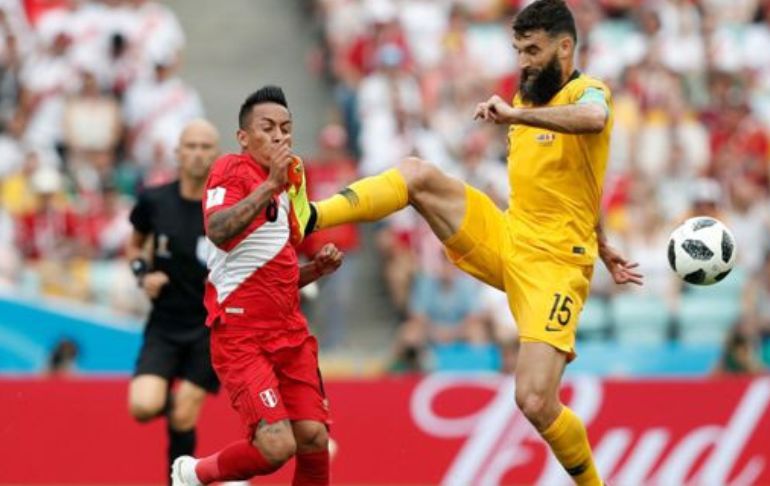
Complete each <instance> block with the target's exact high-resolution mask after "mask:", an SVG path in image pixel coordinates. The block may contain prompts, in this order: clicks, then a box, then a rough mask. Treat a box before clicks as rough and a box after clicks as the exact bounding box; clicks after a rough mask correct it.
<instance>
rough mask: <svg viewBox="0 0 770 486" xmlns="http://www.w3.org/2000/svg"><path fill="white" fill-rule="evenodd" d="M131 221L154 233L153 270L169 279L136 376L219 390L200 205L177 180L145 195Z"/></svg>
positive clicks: (151, 322)
mask: <svg viewBox="0 0 770 486" xmlns="http://www.w3.org/2000/svg"><path fill="white" fill-rule="evenodd" d="M130 220H131V224H132V225H133V226H134V228H135V229H136V231H138V232H140V233H143V234H146V235H152V239H153V261H152V263H151V266H150V269H149V271H161V272H163V273H165V274H166V275H168V278H169V282H168V283H167V284H166V285H164V286H163V287H162V289H161V291H160V294H159V295H158V297H157V298H155V299H153V301H152V311H151V312H150V316H149V319H148V321H147V326H146V327H145V330H144V342H143V344H142V350H141V352H140V353H139V358H138V360H137V363H136V371H135V373H134V376H136V375H143V374H150V375H156V376H161V377H163V378H165V379H167V380H168V381H169V383H171V381H172V380H173V379H175V378H182V379H184V380H187V381H190V382H192V383H194V384H195V385H198V386H200V387H201V388H203V389H205V390H207V391H209V392H212V393H213V392H216V391H217V390H218V389H219V382H218V380H217V377H216V374H215V373H214V370H213V368H212V367H211V354H210V351H209V329H208V328H207V327H206V325H205V321H206V309H205V307H204V306H203V291H204V286H205V280H206V276H207V270H206V254H205V251H206V244H205V236H204V230H203V211H202V209H201V202H200V201H193V200H188V199H184V198H182V196H181V194H180V190H179V181H175V182H172V183H170V184H165V185H162V186H158V187H153V188H150V189H148V190H147V191H145V192H144V193H142V194H140V195H139V198H138V200H137V203H136V206H135V207H134V209H133V210H132V211H131V216H130Z"/></svg>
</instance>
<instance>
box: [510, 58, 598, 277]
mask: <svg viewBox="0 0 770 486" xmlns="http://www.w3.org/2000/svg"><path fill="white" fill-rule="evenodd" d="M588 88H598V89H599V90H601V92H602V93H603V94H604V100H605V101H606V103H607V107H608V108H609V114H608V119H607V123H606V125H605V127H604V129H603V130H602V131H601V132H599V133H590V134H579V135H572V134H567V133H559V132H554V131H551V130H546V129H543V128H535V127H530V126H524V125H511V127H510V128H509V131H508V143H509V153H508V177H509V179H510V185H511V197H510V205H509V208H508V211H507V214H508V216H509V217H510V218H511V229H512V230H513V237H514V238H515V239H517V240H519V241H521V242H523V243H525V244H528V245H531V246H534V247H536V248H539V249H542V250H545V251H547V252H549V253H552V254H553V255H554V256H556V257H557V258H560V259H564V260H567V261H570V262H573V263H576V264H581V265H591V264H593V262H594V260H595V259H596V254H597V240H596V225H597V223H598V222H599V212H600V202H601V195H602V186H603V184H604V173H605V170H606V166H607V157H608V153H609V145H610V133H611V131H612V120H613V116H612V97H611V94H610V90H609V88H607V86H606V85H605V84H604V83H602V82H601V81H598V80H596V79H593V78H591V77H589V76H586V75H585V74H577V73H576V75H575V76H573V77H572V79H571V80H570V81H569V82H567V84H565V85H564V87H562V89H561V90H560V91H559V92H558V93H557V94H556V95H555V96H554V97H553V98H552V99H551V101H550V102H549V103H548V105H547V106H559V105H569V104H574V103H576V102H577V101H578V100H579V99H580V98H581V96H582V95H583V93H584V92H585V91H586V89H588ZM513 106H516V107H526V106H527V105H526V104H525V103H523V102H522V100H521V98H520V97H519V95H516V97H515V98H514V100H513Z"/></svg>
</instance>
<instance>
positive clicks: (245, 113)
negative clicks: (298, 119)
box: [238, 85, 289, 129]
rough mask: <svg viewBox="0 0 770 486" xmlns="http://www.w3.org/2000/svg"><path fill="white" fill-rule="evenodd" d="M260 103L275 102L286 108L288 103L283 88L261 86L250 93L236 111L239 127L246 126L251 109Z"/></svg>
mask: <svg viewBox="0 0 770 486" xmlns="http://www.w3.org/2000/svg"><path fill="white" fill-rule="evenodd" d="M262 103H276V104H279V105H281V106H283V107H284V108H286V109H287V110H288V109H289V104H288V103H287V102H286V95H285V94H283V89H281V88H280V87H279V86H273V85H267V86H263V87H261V88H259V89H258V90H256V91H255V92H253V93H251V94H250V95H249V97H248V98H246V100H245V101H244V102H243V104H242V105H241V109H240V111H239V112H238V126H239V127H240V128H242V129H243V128H246V127H247V126H248V124H249V117H250V116H251V109H252V108H254V106H256V105H259V104H262Z"/></svg>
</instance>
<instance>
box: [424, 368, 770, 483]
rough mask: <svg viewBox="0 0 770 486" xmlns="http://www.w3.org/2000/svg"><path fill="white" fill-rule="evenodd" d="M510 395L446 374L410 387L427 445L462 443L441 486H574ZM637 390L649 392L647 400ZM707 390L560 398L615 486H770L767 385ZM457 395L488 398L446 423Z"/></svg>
mask: <svg viewBox="0 0 770 486" xmlns="http://www.w3.org/2000/svg"><path fill="white" fill-rule="evenodd" d="M738 384H739V383H733V385H738ZM728 385H729V384H728ZM740 385H745V382H742V383H740ZM514 387H515V385H514V381H513V379H510V378H509V379H504V378H499V377H487V378H478V377H458V376H442V375H434V376H430V377H427V378H425V379H424V380H423V381H421V382H420V383H419V384H418V385H417V386H416V388H415V390H414V392H413V394H412V398H411V403H410V410H411V417H412V419H413V420H414V423H415V425H416V426H417V427H419V429H420V430H421V431H423V432H424V433H425V434H428V435H431V436H433V437H439V438H445V439H449V438H460V439H462V440H463V443H462V446H461V447H460V449H459V450H458V451H457V454H456V455H455V456H454V457H453V458H452V461H451V463H450V464H448V465H447V468H446V472H445V473H444V475H443V477H442V480H441V483H442V484H445V485H456V486H466V485H472V484H473V485H475V484H478V485H496V484H502V483H505V482H509V483H512V482H520V481H522V480H524V481H526V482H535V483H537V484H543V485H549V486H551V485H552V486H558V485H570V484H573V483H572V482H571V481H570V479H569V477H568V476H567V474H566V473H565V472H564V470H563V469H562V467H561V466H560V465H559V463H558V462H557V461H556V460H555V458H554V457H553V456H552V455H551V454H550V453H548V452H547V446H546V444H545V443H544V442H543V441H542V440H541V439H540V437H539V436H538V434H537V433H536V432H535V430H534V428H533V427H532V426H531V425H530V424H529V423H528V422H527V420H526V419H525V418H524V416H523V415H522V414H521V413H520V412H519V411H518V410H517V409H516V407H515V404H514V401H513V396H514ZM607 387H609V389H613V388H615V387H621V388H624V387H627V388H629V392H631V393H632V396H629V397H628V400H620V399H619V398H620V395H619V393H621V390H618V393H617V394H616V396H613V397H612V398H613V399H610V397H607V396H606V393H605V391H606V390H605V388H607ZM639 387H643V388H647V391H646V393H645V390H638V388H639ZM635 388H636V389H635ZM693 388H695V390H692V389H693ZM698 388H702V389H703V390H702V391H703V393H698V391H699V390H697V389H698ZM711 388H713V387H710V386H708V382H704V383H702V384H699V383H686V384H679V383H666V382H662V383H657V384H654V385H652V384H650V385H649V386H645V384H635V385H634V386H627V384H626V385H624V384H622V383H616V384H609V385H605V384H603V383H602V381H601V380H599V379H597V378H589V377H586V378H578V379H573V380H569V381H567V383H566V384H565V393H564V398H565V403H566V404H567V405H568V406H569V407H570V408H572V409H573V410H574V411H575V413H577V414H578V415H579V416H580V417H582V418H583V420H584V421H585V423H586V426H587V427H588V430H589V432H590V435H591V442H592V444H593V447H594V455H595V458H596V462H597V466H598V468H599V470H600V471H602V472H603V474H604V475H605V476H607V477H609V478H610V480H611V481H612V483H613V484H618V485H634V484H645V485H648V484H649V485H661V486H668V485H681V484H703V485H709V484H713V485H724V484H731V485H735V486H739V485H752V484H758V483H759V482H760V481H761V482H768V481H769V480H768V467H769V465H768V455H769V454H770V447H768V446H770V421H768V406H769V405H770V378H763V379H758V380H755V381H752V382H750V383H749V384H748V386H740V393H739V394H735V393H734V392H735V390H732V389H731V390H729V391H728V394H729V395H735V397H734V398H735V399H734V400H726V399H725V396H720V395H714V393H713V392H714V391H716V390H711ZM730 388H732V387H730ZM458 389H460V390H463V392H462V393H464V394H469V393H473V391H472V390H474V389H477V390H479V392H481V393H486V394H488V395H489V399H488V400H487V401H486V402H485V403H484V404H483V405H482V406H480V407H479V408H478V409H476V410H470V411H468V412H467V413H466V414H463V415H457V414H453V415H451V416H448V415H447V412H446V411H447V408H446V407H445V406H444V407H443V409H444V411H445V412H444V413H442V412H439V411H437V404H438V402H439V401H440V400H441V397H442V395H446V394H451V393H452V391H453V390H454V391H456V390H458ZM645 395H646V396H645ZM613 402H614V403H613ZM618 402H619V403H618ZM613 405H614V408H610V407H613ZM752 440H754V441H756V440H761V441H762V443H763V444H764V446H765V448H764V450H761V451H760V450H756V449H755V448H748V447H747V445H748V444H749V443H750V442H751V441H752Z"/></svg>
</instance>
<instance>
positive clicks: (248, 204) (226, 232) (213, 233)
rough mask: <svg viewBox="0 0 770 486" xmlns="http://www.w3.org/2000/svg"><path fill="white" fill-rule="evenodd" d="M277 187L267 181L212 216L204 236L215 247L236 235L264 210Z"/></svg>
mask: <svg viewBox="0 0 770 486" xmlns="http://www.w3.org/2000/svg"><path fill="white" fill-rule="evenodd" d="M279 187H280V186H278V185H277V184H275V183H274V182H272V181H271V180H270V179H268V180H266V181H265V182H263V183H262V184H260V185H259V187H257V188H256V189H254V191H252V193H251V194H249V195H248V196H246V197H245V198H243V199H241V200H240V201H239V202H238V203H237V204H235V205H233V206H230V207H229V208H227V209H223V210H221V211H217V212H216V213H214V214H212V215H211V216H210V217H209V220H208V226H207V227H206V235H208V237H209V239H210V240H211V241H212V242H213V243H214V244H215V245H217V246H219V245H221V244H222V243H225V242H226V241H228V240H229V239H231V238H233V237H234V236H236V235H238V234H239V233H240V232H241V231H243V230H244V229H246V227H247V226H248V225H249V224H250V223H251V222H252V221H254V218H255V217H256V216H257V214H259V212H260V211H262V210H263V209H265V207H266V206H267V204H268V203H269V202H270V201H271V200H272V198H273V194H275V192H276V191H277V190H278V189H279Z"/></svg>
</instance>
